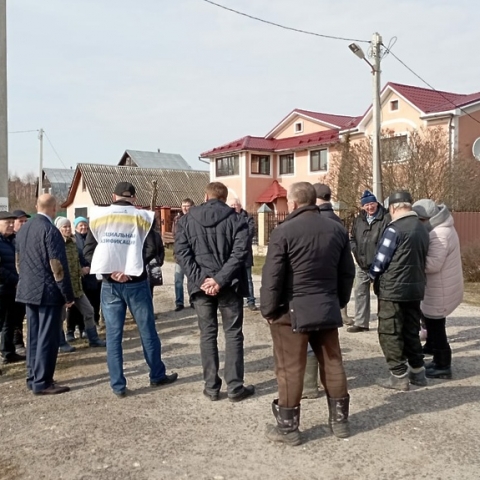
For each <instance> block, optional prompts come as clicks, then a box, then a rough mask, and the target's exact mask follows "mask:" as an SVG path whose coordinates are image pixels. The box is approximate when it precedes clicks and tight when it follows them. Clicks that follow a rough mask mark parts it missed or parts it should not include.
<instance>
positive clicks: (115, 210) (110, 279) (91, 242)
mask: <svg viewBox="0 0 480 480" xmlns="http://www.w3.org/2000/svg"><path fill="white" fill-rule="evenodd" d="M134 202H135V187H134V186H133V185H132V184H131V183H129V182H120V183H118V184H117V186H116V187H115V190H114V194H113V203H112V204H111V205H110V207H97V208H96V209H95V210H94V211H93V213H92V216H91V221H90V231H89V232H88V235H87V238H86V240H85V246H84V250H83V251H84V254H85V258H86V260H87V261H88V262H90V265H91V269H90V271H91V273H93V274H102V275H103V284H102V291H101V305H102V311H103V315H104V317H105V328H106V331H107V365H108V371H109V373H110V385H111V387H112V390H113V393H114V394H115V395H117V397H125V395H126V393H127V381H126V379H125V376H124V374H123V349H122V337H123V327H124V324H125V314H126V311H127V306H128V308H129V309H130V311H131V312H132V315H133V317H134V318H135V321H136V323H137V327H138V332H139V334H140V338H141V340H142V346H143V354H144V357H145V360H146V362H147V364H148V366H149V367H150V386H152V387H158V386H162V385H167V384H170V383H173V382H174V381H175V380H177V377H178V375H177V374H176V373H172V374H171V375H167V374H166V369H165V364H164V363H163V361H162V358H161V343H160V339H159V337H158V333H157V330H156V328H155V315H154V312H153V302H152V294H151V292H150V285H149V282H148V279H147V272H146V265H147V264H148V263H149V262H150V261H151V260H152V259H153V258H154V257H155V256H156V255H157V244H156V240H155V234H154V230H153V229H154V213H153V212H148V211H145V210H139V209H137V208H136V207H135V206H134Z"/></svg>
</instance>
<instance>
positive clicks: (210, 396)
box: [203, 390, 220, 402]
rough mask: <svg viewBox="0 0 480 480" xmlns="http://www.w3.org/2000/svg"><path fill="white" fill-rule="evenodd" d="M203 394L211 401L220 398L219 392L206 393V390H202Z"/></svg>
mask: <svg viewBox="0 0 480 480" xmlns="http://www.w3.org/2000/svg"><path fill="white" fill-rule="evenodd" d="M203 394H204V395H205V396H206V397H207V398H208V399H209V400H210V401H212V402H216V401H217V400H219V399H220V392H215V393H208V392H207V391H206V390H204V391H203Z"/></svg>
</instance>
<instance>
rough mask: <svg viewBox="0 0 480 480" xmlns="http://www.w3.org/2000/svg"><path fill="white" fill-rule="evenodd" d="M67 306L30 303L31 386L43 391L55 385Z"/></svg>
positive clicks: (29, 374) (29, 378)
mask: <svg viewBox="0 0 480 480" xmlns="http://www.w3.org/2000/svg"><path fill="white" fill-rule="evenodd" d="M62 308H63V305H31V304H27V387H28V388H29V389H31V390H33V391H34V392H40V391H42V390H45V389H46V388H48V387H50V386H51V385H52V384H53V375H54V373H55V367H56V365H57V355H58V345H59V343H60V335H59V334H58V332H59V330H60V324H61V321H62Z"/></svg>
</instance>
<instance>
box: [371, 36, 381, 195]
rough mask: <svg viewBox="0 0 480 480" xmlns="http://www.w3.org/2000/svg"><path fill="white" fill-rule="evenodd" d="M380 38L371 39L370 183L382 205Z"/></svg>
mask: <svg viewBox="0 0 480 480" xmlns="http://www.w3.org/2000/svg"><path fill="white" fill-rule="evenodd" d="M381 45H382V37H381V35H380V34H379V33H374V34H373V37H372V57H373V65H372V70H373V71H372V74H373V75H372V77H373V82H372V84H373V103H372V114H373V165H372V177H373V178H372V181H373V194H374V195H375V196H376V197H377V200H378V201H379V202H380V203H383V188H382V164H381V162H382V159H381V155H380V136H381V123H382V122H381V111H380V108H381V105H380V88H381V87H380V73H381V69H380V61H381V48H380V46H381Z"/></svg>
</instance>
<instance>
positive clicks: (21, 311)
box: [13, 302, 26, 347]
mask: <svg viewBox="0 0 480 480" xmlns="http://www.w3.org/2000/svg"><path fill="white" fill-rule="evenodd" d="M25 314H26V309H25V304H24V303H20V302H15V322H14V323H15V328H14V334H13V343H14V344H15V345H16V346H17V347H25V342H24V341H23V320H24V319H25Z"/></svg>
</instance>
